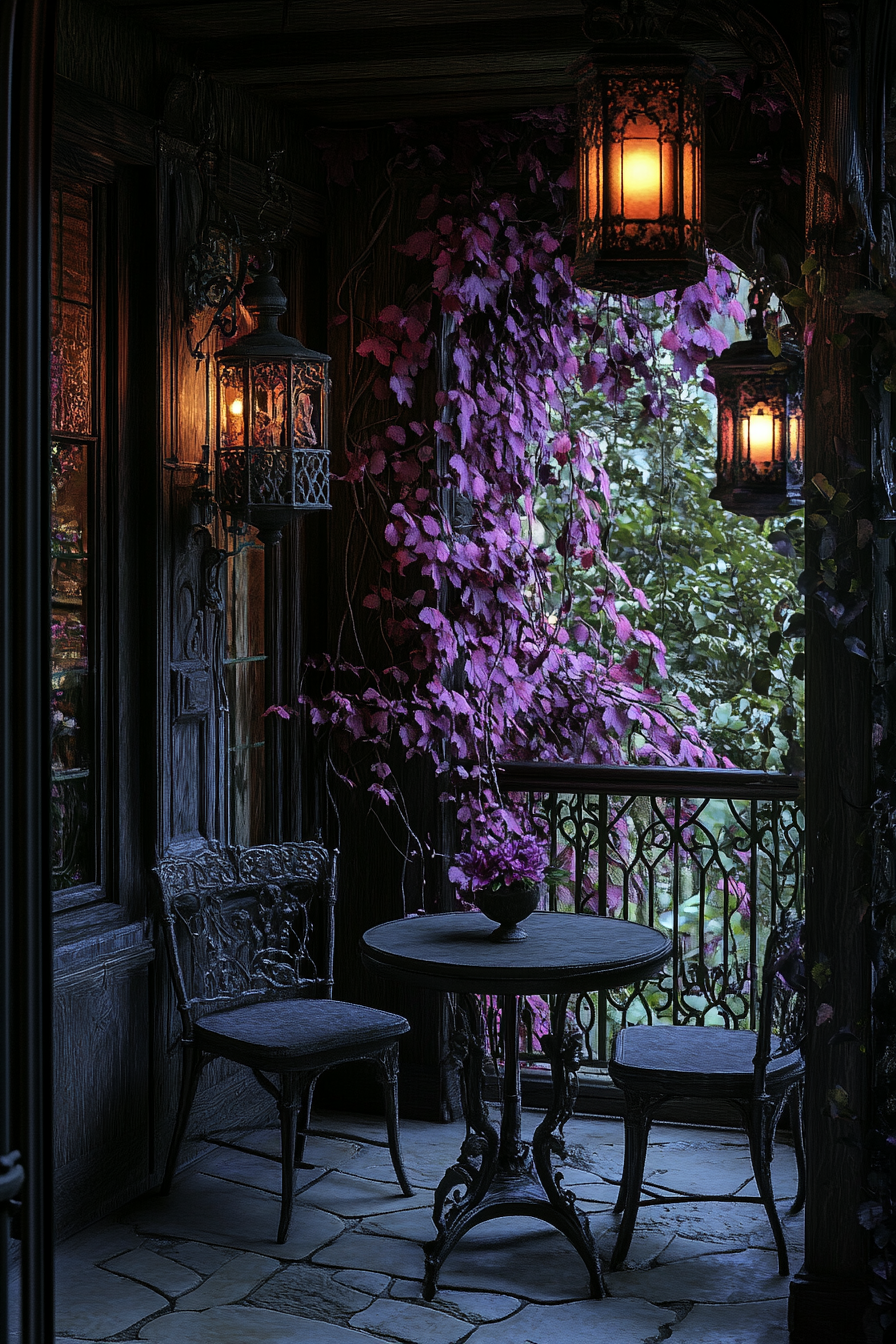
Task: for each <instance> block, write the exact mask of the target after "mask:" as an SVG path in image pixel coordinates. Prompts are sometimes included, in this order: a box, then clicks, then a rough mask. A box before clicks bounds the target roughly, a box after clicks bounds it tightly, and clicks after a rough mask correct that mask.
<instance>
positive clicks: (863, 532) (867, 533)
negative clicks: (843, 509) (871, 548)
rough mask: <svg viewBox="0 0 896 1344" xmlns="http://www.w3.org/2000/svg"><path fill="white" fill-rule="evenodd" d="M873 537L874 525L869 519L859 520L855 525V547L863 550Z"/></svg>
mask: <svg viewBox="0 0 896 1344" xmlns="http://www.w3.org/2000/svg"><path fill="white" fill-rule="evenodd" d="M873 536H874V524H873V523H872V521H871V519H870V518H860V519H859V520H858V522H857V523H856V546H858V548H859V550H860V551H861V550H864V548H865V547H866V546H867V545H868V543H869V541H870V540H871V538H872V537H873Z"/></svg>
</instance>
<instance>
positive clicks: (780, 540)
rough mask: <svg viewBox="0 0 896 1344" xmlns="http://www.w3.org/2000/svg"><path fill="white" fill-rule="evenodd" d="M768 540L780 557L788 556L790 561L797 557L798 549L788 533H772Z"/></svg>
mask: <svg viewBox="0 0 896 1344" xmlns="http://www.w3.org/2000/svg"><path fill="white" fill-rule="evenodd" d="M768 539H769V543H770V545H771V548H772V550H773V551H777V552H778V554H779V555H786V556H787V557H788V559H792V558H793V556H795V555H796V547H795V546H794V544H793V542H792V541H791V540H790V537H789V536H788V535H787V533H786V532H770V533H769V538H768Z"/></svg>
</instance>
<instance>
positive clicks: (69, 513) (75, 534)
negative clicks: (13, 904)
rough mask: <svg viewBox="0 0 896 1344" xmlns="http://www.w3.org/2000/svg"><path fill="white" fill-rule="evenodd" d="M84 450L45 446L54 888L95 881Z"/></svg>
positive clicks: (87, 466) (65, 445)
mask: <svg viewBox="0 0 896 1344" xmlns="http://www.w3.org/2000/svg"><path fill="white" fill-rule="evenodd" d="M90 453H91V448H90V446H89V445H88V444H84V443H64V442H60V441H58V440H54V441H53V444H52V450H51V462H52V473H51V527H52V540H51V575H52V615H51V630H50V634H51V651H52V652H51V657H52V685H53V690H52V697H53V703H52V715H51V741H52V753H53V755H52V781H53V782H52V793H51V798H52V807H51V815H52V832H51V836H52V840H51V843H52V870H53V889H54V890H58V889H59V888H60V887H73V886H77V885H78V884H80V883H83V882H94V881H96V880H97V872H96V843H95V839H94V831H95V817H94V779H93V758H94V743H93V713H92V709H93V686H92V677H91V670H90V647H89V639H88V567H89V561H88V549H87V548H88V535H87V523H88V498H89V486H90V461H89V459H90Z"/></svg>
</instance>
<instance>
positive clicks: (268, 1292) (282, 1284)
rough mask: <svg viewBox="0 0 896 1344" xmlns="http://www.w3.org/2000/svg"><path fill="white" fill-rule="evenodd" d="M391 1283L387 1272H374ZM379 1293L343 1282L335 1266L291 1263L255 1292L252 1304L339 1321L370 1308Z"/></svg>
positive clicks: (297, 1314)
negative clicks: (334, 1270) (334, 1268)
mask: <svg viewBox="0 0 896 1344" xmlns="http://www.w3.org/2000/svg"><path fill="white" fill-rule="evenodd" d="M371 1277H372V1278H377V1279H380V1280H382V1281H383V1282H384V1283H385V1284H386V1286H388V1283H389V1280H388V1279H387V1278H386V1277H385V1275H371ZM374 1296H375V1294H373V1293H368V1292H359V1291H358V1290H357V1289H356V1288H353V1287H351V1286H350V1285H349V1284H346V1283H340V1281H339V1280H338V1279H337V1278H336V1276H335V1275H334V1274H333V1271H332V1270H331V1269H325V1268H324V1267H323V1266H322V1265H321V1266H318V1265H290V1266H288V1268H286V1269H284V1270H282V1271H281V1273H279V1274H275V1275H274V1277H273V1278H270V1279H268V1281H267V1283H264V1284H262V1286H261V1287H260V1288H259V1289H258V1290H257V1291H256V1292H255V1293H253V1294H252V1305H253V1306H259V1307H270V1309H271V1310H272V1311H287V1312H292V1313H293V1314H294V1315H296V1316H316V1317H318V1319H319V1320H322V1321H335V1322H336V1323H337V1324H338V1323H340V1322H342V1321H345V1320H347V1319H348V1317H349V1316H354V1315H355V1314H356V1313H357V1312H359V1311H363V1310H364V1308H365V1307H369V1306H370V1304H371V1302H372V1301H373V1298H374Z"/></svg>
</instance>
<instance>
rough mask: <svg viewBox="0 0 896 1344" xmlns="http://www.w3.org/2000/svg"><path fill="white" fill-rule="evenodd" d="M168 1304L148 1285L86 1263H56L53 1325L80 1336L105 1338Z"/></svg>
mask: <svg viewBox="0 0 896 1344" xmlns="http://www.w3.org/2000/svg"><path fill="white" fill-rule="evenodd" d="M167 1306H168V1299H167V1298H165V1297H162V1296H161V1294H160V1293H156V1292H153V1290H152V1289H151V1288H144V1287H143V1285H142V1284H139V1283H134V1281H133V1280H132V1279H123V1278H119V1276H118V1275H117V1274H109V1273H108V1272H107V1271H106V1270H105V1269H94V1267H93V1266H92V1265H90V1264H86V1265H85V1264H79V1263H77V1261H74V1260H69V1259H65V1260H61V1261H57V1264H56V1328H57V1329H58V1330H61V1331H62V1332H63V1333H65V1332H66V1331H67V1332H68V1333H70V1334H73V1335H77V1336H78V1337H79V1338H84V1339H106V1338H107V1337H108V1336H109V1335H118V1334H120V1333H121V1331H122V1330H127V1329H128V1328H129V1327H130V1326H132V1325H136V1324H137V1322H138V1321H142V1320H144V1319H145V1318H146V1317H147V1316H151V1315H152V1314H153V1313H154V1312H156V1311H160V1310H161V1309H162V1308H163V1307H167Z"/></svg>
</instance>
